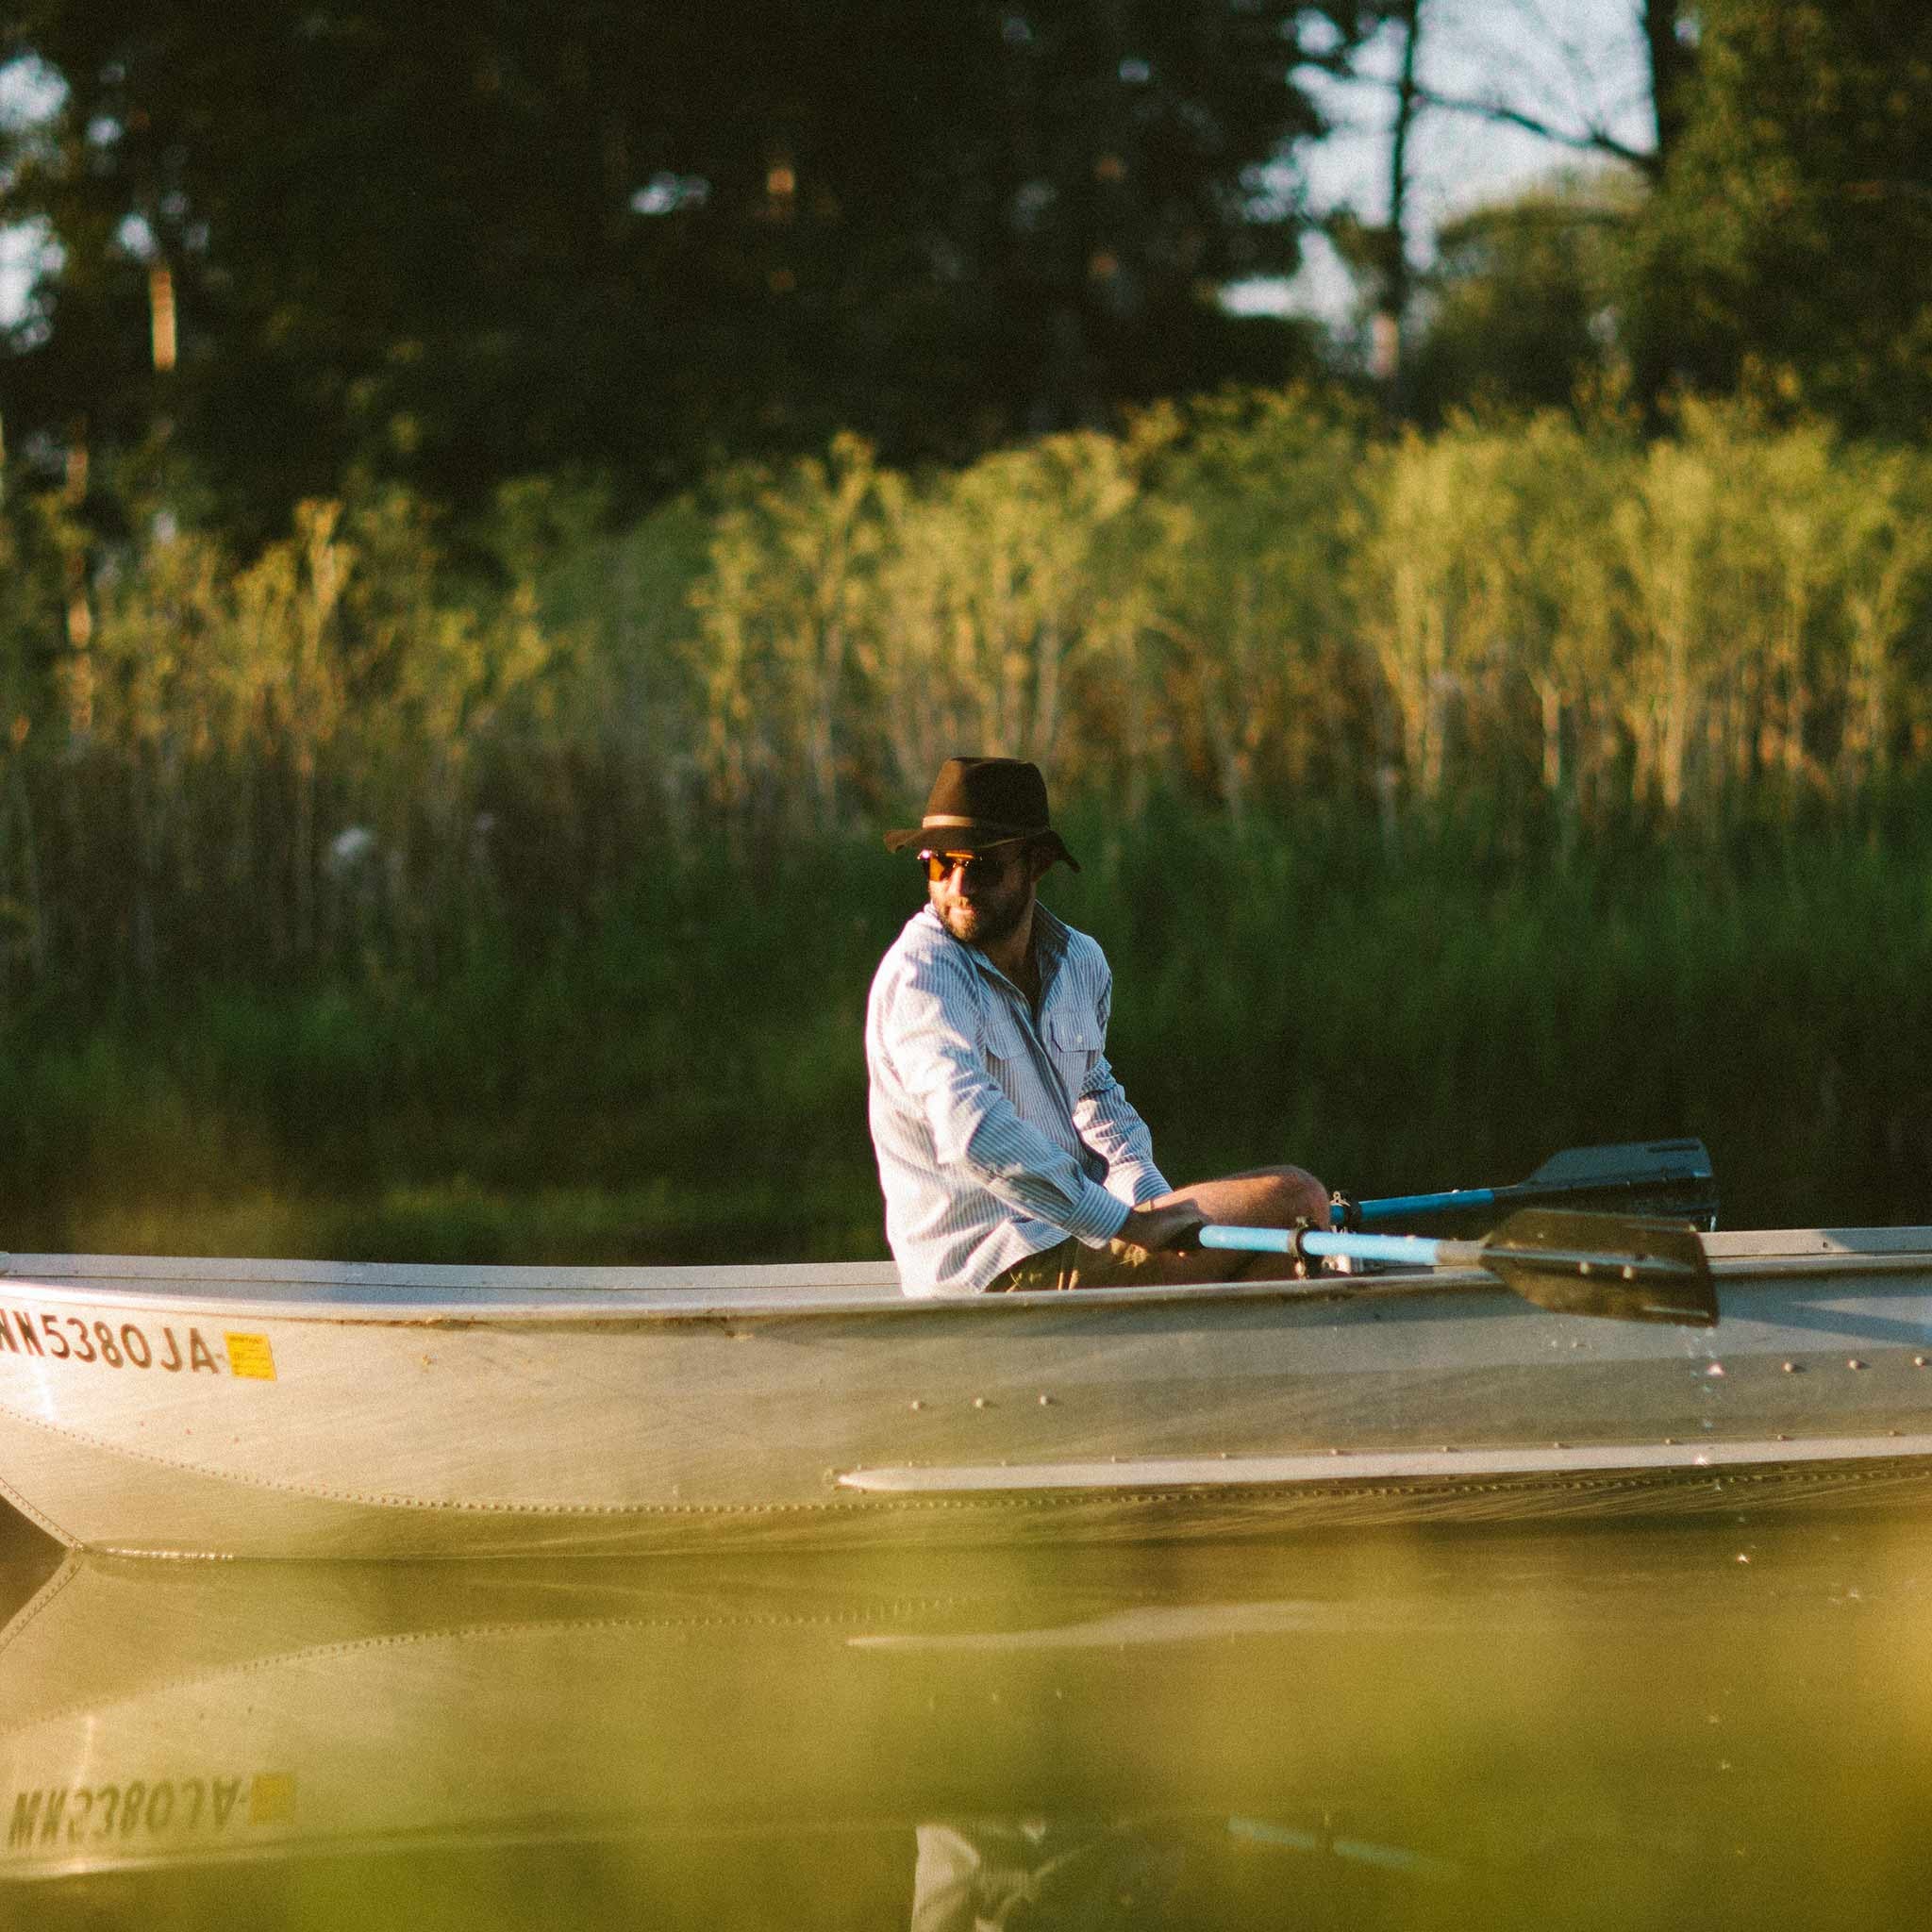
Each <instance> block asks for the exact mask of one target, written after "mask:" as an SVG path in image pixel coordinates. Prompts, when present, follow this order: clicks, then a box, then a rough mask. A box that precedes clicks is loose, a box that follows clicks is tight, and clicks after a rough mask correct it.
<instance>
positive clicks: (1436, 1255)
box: [1197, 1226, 1476, 1268]
mask: <svg viewBox="0 0 1932 1932" xmlns="http://www.w3.org/2000/svg"><path fill="white" fill-rule="evenodd" d="M1197 1239H1198V1240H1199V1241H1200V1243H1201V1245H1202V1246H1203V1247H1204V1248H1244V1249H1248V1250H1251V1251H1253V1252H1255V1253H1257V1254H1264V1255H1308V1256H1312V1257H1314V1258H1315V1259H1316V1260H1327V1259H1329V1258H1331V1257H1341V1256H1346V1257H1348V1258H1349V1259H1350V1260H1352V1261H1406V1262H1407V1264H1408V1265H1409V1266H1410V1267H1412V1268H1434V1267H1437V1266H1439V1265H1440V1264H1441V1260H1442V1258H1443V1252H1442V1251H1443V1250H1444V1249H1445V1248H1447V1249H1452V1250H1458V1251H1463V1252H1466V1253H1474V1248H1475V1246H1476V1243H1474V1242H1473V1241H1429V1240H1427V1239H1426V1238H1425V1237H1424V1236H1422V1235H1419V1234H1311V1233H1304V1234H1300V1235H1299V1245H1297V1230H1296V1229H1294V1228H1291V1227H1219V1226H1208V1227H1204V1228H1203V1229H1202V1230H1201V1232H1200V1234H1199V1236H1198V1237H1197ZM1463 1252H1458V1253H1457V1255H1456V1258H1457V1259H1458V1260H1460V1259H1461V1258H1463Z"/></svg>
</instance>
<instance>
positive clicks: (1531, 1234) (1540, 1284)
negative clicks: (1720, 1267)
mask: <svg viewBox="0 0 1932 1932" xmlns="http://www.w3.org/2000/svg"><path fill="white" fill-rule="evenodd" d="M1197 1239H1198V1240H1199V1241H1200V1243H1201V1245H1202V1246H1203V1247H1204V1248H1244V1249H1253V1250H1255V1251H1257V1252H1259V1253H1262V1254H1277V1255H1293V1256H1294V1257H1296V1258H1297V1259H1299V1260H1308V1261H1319V1260H1326V1259H1328V1258H1330V1257H1348V1258H1349V1259H1351V1260H1357V1261H1391V1262H1396V1263H1407V1265H1408V1266H1410V1267H1415V1268H1470V1267H1474V1268H1483V1269H1487V1270H1488V1271H1489V1273H1490V1274H1493V1275H1494V1276H1495V1277H1496V1279H1497V1280H1498V1281H1500V1282H1502V1283H1503V1284H1504V1285H1505V1286H1506V1287H1508V1288H1512V1289H1514V1290H1515V1291H1516V1292H1517V1293H1518V1294H1520V1295H1521V1296H1523V1298H1524V1300H1525V1301H1530V1302H1534V1303H1535V1304H1536V1305H1537V1307H1540V1308H1549V1309H1552V1310H1554V1311H1555V1312H1556V1313H1557V1314H1563V1315H1606V1316H1608V1317H1609V1318H1610V1319H1611V1320H1612V1321H1618V1322H1675V1323H1679V1324H1683V1325H1685V1326H1688V1327H1692V1328H1709V1327H1713V1326H1715V1325H1716V1323H1717V1290H1716V1289H1715V1287H1713V1286H1712V1283H1711V1278H1710V1263H1709V1262H1708V1260H1707V1259H1706V1257H1705V1253H1704V1243H1703V1242H1702V1241H1699V1240H1698V1239H1697V1230H1696V1229H1695V1228H1694V1227H1692V1226H1691V1224H1690V1223H1688V1222H1683V1221H1654V1220H1648V1219H1643V1218H1641V1217H1638V1216H1636V1215H1627V1214H1579V1213H1576V1212H1574V1211H1570V1210H1565V1209H1562V1208H1524V1209H1523V1210H1522V1211H1521V1212H1519V1213H1516V1214H1512V1215H1511V1216H1510V1217H1509V1219H1508V1220H1507V1221H1506V1222H1505V1223H1504V1224H1502V1226H1501V1227H1499V1228H1497V1229H1496V1230H1495V1232H1494V1233H1492V1234H1491V1235H1488V1236H1486V1237H1485V1238H1484V1239H1483V1240H1482V1241H1430V1240H1428V1239H1427V1238H1426V1237H1424V1236H1422V1235H1410V1234H1324V1233H1322V1232H1320V1231H1318V1230H1315V1229H1311V1228H1306V1227H1301V1228H1287V1227H1217V1226H1208V1227H1204V1228H1203V1229H1202V1230H1201V1232H1200V1234H1199V1236H1198V1237H1197Z"/></svg>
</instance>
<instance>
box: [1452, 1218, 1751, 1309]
mask: <svg viewBox="0 0 1932 1932" xmlns="http://www.w3.org/2000/svg"><path fill="white" fill-rule="evenodd" d="M1482 1264H1483V1266H1484V1267H1485V1268H1487V1269H1488V1270H1489V1271H1490V1273H1491V1274H1494V1275H1495V1276H1496V1277H1497V1279H1498V1280H1500V1281H1503V1282H1504V1283H1506V1284H1507V1286H1508V1287H1510V1288H1512V1289H1514V1290H1515V1291H1516V1292H1517V1293H1518V1294H1520V1295H1521V1296H1523V1298H1524V1300H1525V1301H1529V1302H1534V1303H1535V1304H1536V1306H1537V1307H1540V1308H1548V1309H1550V1310H1552V1311H1553V1312H1554V1313H1557V1314H1561V1315H1602V1316H1605V1317H1607V1318H1608V1319H1609V1320H1611V1321H1614V1322H1674V1323H1676V1324H1679V1325H1681V1326H1684V1327H1691V1328H1710V1327H1714V1326H1715V1325H1716V1324H1717V1319H1718V1307H1717V1289H1716V1286H1715V1285H1714V1283H1713V1282H1712V1280H1711V1275H1710V1262H1709V1260H1708V1259H1707V1257H1706V1256H1705V1252H1704V1243H1703V1242H1702V1241H1699V1240H1698V1238H1697V1230H1696V1229H1695V1228H1694V1227H1693V1226H1691V1224H1690V1223H1689V1222H1687V1221H1667V1220H1662V1219H1659V1218H1656V1217H1651V1216H1639V1215H1632V1214H1582V1213H1577V1212H1575V1211H1574V1210H1572V1209H1570V1208H1524V1209H1523V1210H1522V1211H1521V1212H1520V1213H1516V1214H1512V1215H1511V1216H1510V1217H1509V1219H1508V1220H1507V1221H1506V1222H1505V1223H1504V1224H1503V1225H1502V1226H1501V1227H1499V1228H1498V1229H1496V1231H1495V1232H1494V1233H1493V1234H1492V1235H1491V1236H1490V1238H1489V1239H1488V1240H1487V1241H1484V1243H1483V1244H1482Z"/></svg>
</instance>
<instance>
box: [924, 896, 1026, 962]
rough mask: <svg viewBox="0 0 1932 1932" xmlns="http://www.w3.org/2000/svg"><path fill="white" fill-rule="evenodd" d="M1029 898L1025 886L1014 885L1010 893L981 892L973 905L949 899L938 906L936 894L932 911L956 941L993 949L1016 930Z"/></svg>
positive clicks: (1023, 915) (1023, 916) (1022, 917)
mask: <svg viewBox="0 0 1932 1932" xmlns="http://www.w3.org/2000/svg"><path fill="white" fill-rule="evenodd" d="M1030 896H1031V894H1030V891H1029V889H1028V887H1027V886H1025V885H1023V884H1016V885H1014V886H1013V887H1012V888H1011V889H1010V890H1008V889H1006V888H1002V889H1001V890H1000V891H996V892H991V893H988V892H982V893H980V894H979V895H978V896H977V897H975V898H974V901H973V903H972V904H971V905H970V906H968V905H961V904H960V903H959V902H958V900H949V901H947V902H946V903H945V904H943V905H941V902H940V900H939V898H938V896H937V894H935V895H934V897H933V902H932V909H933V910H934V911H935V912H936V913H938V914H939V920H940V924H941V925H943V926H944V927H945V929H946V930H947V931H948V932H949V933H951V934H952V935H953V937H954V938H955V939H956V940H961V941H964V942H965V943H966V944H967V945H969V946H978V947H980V948H981V949H982V950H983V949H984V948H986V947H987V946H996V945H998V944H999V942H1000V941H1002V940H1003V939H1006V938H1007V937H1008V935H1009V934H1011V933H1013V932H1015V931H1017V930H1018V928H1019V924H1020V922H1021V921H1022V920H1023V919H1024V918H1025V917H1026V906H1027V901H1028V899H1029V897H1030Z"/></svg>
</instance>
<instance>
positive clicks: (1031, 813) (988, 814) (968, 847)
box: [886, 758, 1080, 872]
mask: <svg viewBox="0 0 1932 1932" xmlns="http://www.w3.org/2000/svg"><path fill="white" fill-rule="evenodd" d="M1007 839H1034V840H1037V841H1039V842H1040V843H1041V845H1043V846H1045V847H1046V849H1047V850H1048V851H1050V852H1051V853H1052V854H1053V856H1054V857H1055V858H1064V859H1065V860H1066V862H1067V863H1068V864H1069V865H1071V866H1072V867H1073V868H1074V871H1075V872H1078V871H1079V870H1080V861H1079V860H1078V859H1077V858H1074V855H1073V854H1072V853H1071V852H1069V851H1068V850H1067V843H1066V841H1065V840H1064V839H1062V838H1061V837H1060V835H1059V834H1058V832H1056V831H1055V830H1054V828H1053V826H1052V825H1051V824H1048V823H1047V816H1046V780H1045V779H1044V778H1042V777H1041V775H1040V767H1039V766H1038V765H1036V764H1032V763H1030V762H1029V761H1028V760H1027V759H1025V758H948V759H947V760H946V761H945V763H944V764H942V765H941V767H940V774H939V776H938V777H937V778H935V779H934V780H933V781H932V791H931V794H930V795H929V796H928V797H927V799H926V801H925V816H924V818H923V819H922V820H921V821H920V822H919V824H916V825H913V826H910V827H909V828H908V829H907V830H905V831H900V832H888V833H887V834H886V849H887V850H888V851H890V852H903V851H905V850H906V848H907V847H908V845H921V846H927V845H929V846H932V847H934V848H939V847H944V848H945V849H946V850H948V851H952V852H979V851H982V850H984V848H985V847H987V846H989V845H997V844H999V843H1001V841H1004V840H1007Z"/></svg>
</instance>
